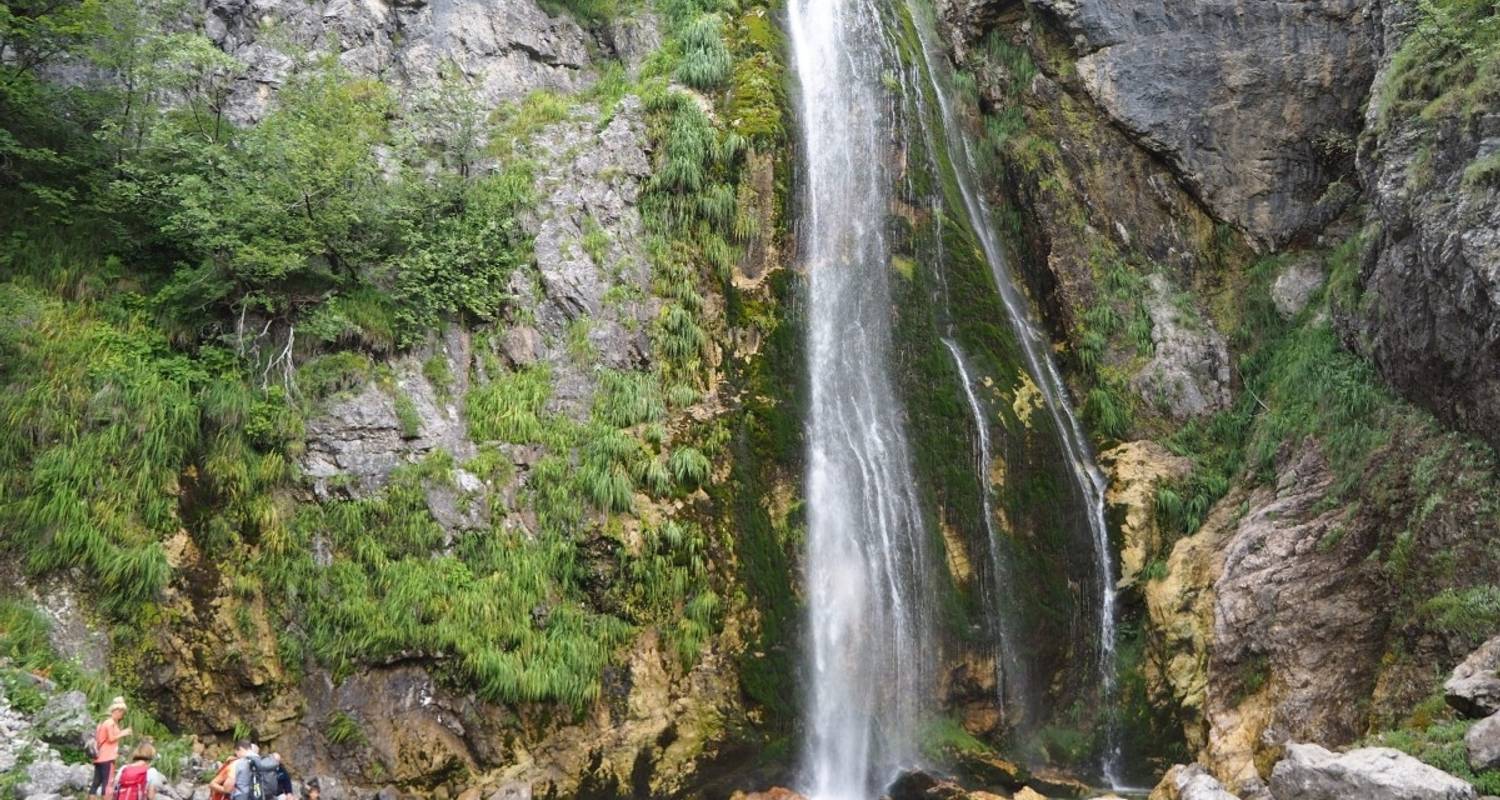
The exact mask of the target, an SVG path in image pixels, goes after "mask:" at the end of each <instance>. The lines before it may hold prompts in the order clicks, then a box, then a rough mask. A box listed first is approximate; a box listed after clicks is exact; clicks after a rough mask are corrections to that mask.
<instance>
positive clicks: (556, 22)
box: [205, 0, 592, 123]
mask: <svg viewBox="0 0 1500 800" xmlns="http://www.w3.org/2000/svg"><path fill="white" fill-rule="evenodd" d="M205 10H206V12H207V13H206V23H205V32H206V33H207V35H208V36H209V38H211V39H213V40H214V42H215V43H216V44H218V45H219V47H221V48H222V49H223V50H224V51H225V52H227V53H229V54H230V55H233V56H235V57H237V58H238V59H239V60H240V61H242V62H244V64H245V65H246V68H247V70H246V73H245V76H244V77H243V78H242V79H241V80H239V81H237V82H236V84H235V86H234V89H233V92H232V93H231V95H230V98H229V102H228V104H227V115H228V116H229V118H230V119H231V120H233V121H235V122H241V123H243V122H252V121H254V120H257V119H259V118H260V117H261V116H263V115H264V114H265V112H266V109H267V108H268V106H269V103H270V100H271V98H272V96H273V95H274V93H275V89H276V88H277V87H278V86H280V85H281V84H282V83H283V82H284V81H285V80H286V79H287V78H288V77H289V76H290V75H291V74H292V72H293V70H295V69H296V67H297V62H296V59H295V57H294V56H293V54H294V53H298V52H307V53H312V54H331V55H334V56H336V57H337V58H338V60H339V62H340V63H341V64H342V65H343V66H344V67H346V68H348V69H349V70H350V71H352V72H354V73H355V74H359V75H369V76H374V77H380V78H382V79H384V80H388V81H390V82H393V83H396V84H398V85H401V86H404V87H410V88H425V87H431V86H435V85H436V84H437V83H438V82H439V81H440V80H442V78H443V72H444V70H447V69H450V68H451V69H455V70H457V73H458V74H459V75H461V76H462V77H463V78H464V80H465V83H467V84H468V85H469V86H471V87H473V88H474V89H475V91H476V92H477V94H478V98H479V100H480V101H481V102H482V103H484V104H485V106H487V107H489V106H494V105H496V104H498V103H500V102H503V101H506V100H514V99H517V98H519V97H522V96H524V95H526V94H527V93H529V92H531V91H533V90H536V89H555V90H559V91H569V90H573V89H577V88H579V87H581V86H583V85H584V84H585V83H586V82H587V81H588V80H590V79H591V76H592V70H591V67H590V59H589V45H590V43H591V37H589V35H588V34H587V33H586V32H585V31H584V30H583V29H582V28H580V27H579V26H578V24H577V23H576V22H574V21H573V19H572V18H571V17H569V16H566V15H561V16H552V15H550V14H548V13H547V12H545V11H543V10H542V9H541V8H540V7H539V6H538V5H537V4H536V2H534V0H432V2H426V1H425V0H418V1H417V2H404V1H392V0H369V1H368V2H362V1H361V0H316V1H315V2H303V0H208V1H207V5H206V9H205ZM404 94H405V96H406V98H407V99H410V100H416V99H417V98H418V97H419V96H420V93H419V92H407V93H404Z"/></svg>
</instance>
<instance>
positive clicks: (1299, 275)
mask: <svg viewBox="0 0 1500 800" xmlns="http://www.w3.org/2000/svg"><path fill="white" fill-rule="evenodd" d="M1323 280H1324V275H1323V270H1322V268H1321V267H1320V266H1319V265H1318V262H1317V260H1316V259H1310V258H1299V259H1297V260H1295V261H1293V262H1292V263H1290V264H1287V265H1286V267H1284V268H1283V269H1282V270H1281V272H1280V273H1278V274H1277V275H1276V280H1275V281H1274V282H1273V283H1272V284H1271V303H1272V304H1273V305H1275V306H1276V313H1277V314H1280V315H1281V318H1282V319H1291V318H1292V317H1295V316H1297V315H1298V314H1300V313H1302V309H1304V308H1307V304H1308V301H1310V300H1312V296H1313V295H1314V294H1316V293H1317V291H1318V290H1319V289H1321V288H1322V287H1323Z"/></svg>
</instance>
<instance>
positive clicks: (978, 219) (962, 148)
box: [906, 0, 1122, 787]
mask: <svg viewBox="0 0 1500 800" xmlns="http://www.w3.org/2000/svg"><path fill="white" fill-rule="evenodd" d="M906 2H907V8H908V12H909V13H910V14H911V17H912V19H913V20H914V21H915V28H916V32H917V37H918V39H919V40H920V43H921V53H922V57H923V59H924V61H925V64H924V67H925V69H924V70H923V71H924V73H925V74H926V76H927V78H928V81H929V83H930V88H931V90H932V96H933V97H934V98H935V99H936V101H937V108H938V111H939V112H940V115H939V119H938V122H939V125H938V127H939V128H940V129H941V133H942V134H943V136H944V139H945V141H946V144H947V147H948V153H949V156H950V158H951V159H952V163H953V173H954V174H953V178H954V180H955V182H956V183H957V184H958V190H959V193H960V195H961V196H962V197H963V202H964V206H965V208H964V210H965V211H966V212H967V216H968V220H969V224H970V226H972V229H973V231H974V233H975V235H976V236H977V237H978V239H979V244H980V246H981V248H982V249H983V250H984V256H985V260H986V261H987V262H989V265H990V271H991V273H992V274H993V276H994V279H995V286H996V288H997V289H998V291H999V293H1000V299H1001V300H1002V301H1003V302H1004V303H1005V310H1006V316H1007V318H1008V320H1009V322H1010V324H1011V327H1012V329H1013V330H1014V331H1015V334H1016V339H1017V341H1018V342H1019V343H1020V345H1021V350H1022V352H1023V353H1024V354H1025V357H1026V365H1027V368H1028V369H1027V371H1028V372H1030V373H1031V377H1032V379H1033V380H1034V381H1036V385H1037V388H1038V389H1039V390H1040V391H1041V394H1042V399H1043V402H1044V405H1046V407H1047V411H1048V413H1050V414H1051V415H1052V420H1053V423H1054V425H1055V427H1056V430H1057V433H1058V439H1059V444H1060V445H1061V447H1062V450H1063V452H1064V453H1066V455H1067V457H1068V459H1069V467H1070V474H1071V475H1072V477H1073V484H1074V489H1075V491H1076V493H1077V496H1078V500H1079V501H1080V502H1081V504H1082V505H1083V507H1084V511H1085V514H1084V518H1085V520H1086V521H1087V523H1088V526H1089V533H1090V535H1091V537H1090V538H1091V539H1092V542H1093V545H1094V572H1095V575H1096V586H1095V590H1096V607H1097V618H1098V628H1097V636H1098V643H1097V644H1098V647H1097V650H1098V655H1097V665H1096V668H1097V670H1098V674H1099V681H1100V694H1101V700H1102V702H1103V703H1104V708H1105V719H1104V724H1105V726H1106V728H1105V731H1104V733H1105V740H1106V741H1105V748H1104V754H1103V757H1102V759H1101V764H1100V769H1101V772H1102V773H1103V777H1104V779H1105V781H1106V782H1107V783H1108V784H1109V785H1110V786H1111V787H1120V786H1121V785H1122V781H1121V777H1120V755H1121V743H1120V732H1119V725H1118V720H1117V719H1116V718H1115V714H1116V712H1115V700H1116V695H1117V693H1118V685H1117V684H1118V679H1117V675H1116V672H1115V666H1116V665H1115V637H1116V632H1115V619H1116V611H1115V578H1114V568H1113V559H1112V558H1111V556H1110V541H1109V526H1108V523H1107V522H1106V520H1105V489H1106V486H1107V483H1106V481H1105V479H1104V473H1103V472H1102V471H1100V469H1099V465H1098V463H1097V462H1096V461H1095V459H1094V451H1093V448H1092V447H1090V446H1089V443H1088V438H1087V437H1086V436H1085V435H1084V432H1083V425H1082V423H1080V422H1079V419H1078V414H1077V412H1076V411H1075V410H1074V409H1073V405H1072V402H1071V401H1070V399H1069V397H1068V391H1067V388H1066V386H1065V384H1064V383H1063V379H1062V373H1061V372H1059V371H1058V368H1057V362H1056V361H1054V360H1053V358H1052V348H1051V343H1050V342H1049V341H1048V338H1047V336H1046V335H1045V334H1044V333H1043V330H1042V327H1041V324H1040V323H1039V322H1038V321H1037V320H1035V319H1034V318H1033V316H1032V313H1031V304H1030V303H1029V302H1028V301H1027V299H1026V297H1025V295H1024V294H1022V292H1021V290H1020V288H1019V287H1018V286H1017V285H1016V282H1015V279H1014V277H1013V276H1012V275H1011V271H1010V265H1009V263H1008V261H1007V258H1006V254H1005V249H1004V247H1003V246H1002V244H1001V241H1000V236H999V232H998V231H997V230H996V228H995V222H994V215H993V214H992V213H991V210H990V208H989V204H988V203H987V202H986V201H985V199H984V195H983V193H982V192H980V190H979V188H978V186H977V178H976V176H977V175H978V174H979V172H978V169H977V168H976V166H975V164H976V160H975V158H974V153H973V148H972V146H971V144H970V141H969V138H968V137H967V136H965V135H964V127H963V121H962V120H961V119H960V118H959V116H958V114H957V113H956V112H955V110H954V107H953V105H954V104H953V99H952V98H953V92H952V89H951V87H950V85H949V82H948V80H947V79H946V78H947V68H946V60H944V58H943V55H942V50H941V49H940V48H939V45H938V43H937V42H936V41H935V38H936V37H935V35H934V32H933V30H932V28H931V25H930V23H929V22H928V20H927V17H928V15H929V13H930V12H928V10H927V9H926V8H925V7H924V6H922V5H921V0H906Z"/></svg>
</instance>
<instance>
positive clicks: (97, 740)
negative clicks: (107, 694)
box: [84, 697, 132, 795]
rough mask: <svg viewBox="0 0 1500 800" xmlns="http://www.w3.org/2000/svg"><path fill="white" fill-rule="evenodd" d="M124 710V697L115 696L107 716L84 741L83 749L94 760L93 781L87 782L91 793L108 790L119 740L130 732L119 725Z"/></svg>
mask: <svg viewBox="0 0 1500 800" xmlns="http://www.w3.org/2000/svg"><path fill="white" fill-rule="evenodd" d="M125 710H126V709H125V698H123V697H116V698H115V699H114V701H113V702H111V703H110V704H109V716H107V717H105V718H104V721H103V722H101V723H99V727H97V728H95V729H94V736H93V738H92V739H90V740H88V741H87V742H85V743H84V750H86V751H87V752H88V753H89V755H90V756H92V757H93V760H94V781H93V783H91V784H89V794H91V795H103V794H105V793H106V792H108V791H109V786H110V782H111V781H112V780H113V779H114V771H115V761H117V760H119V758H120V740H121V739H124V738H125V737H126V736H129V735H130V734H131V733H132V731H131V730H130V729H129V728H122V727H120V720H123V719H125Z"/></svg>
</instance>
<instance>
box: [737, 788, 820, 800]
mask: <svg viewBox="0 0 1500 800" xmlns="http://www.w3.org/2000/svg"><path fill="white" fill-rule="evenodd" d="M729 800H807V798H805V797H803V796H802V795H800V794H798V793H796V792H794V791H792V790H791V789H788V788H786V787H784V786H773V787H771V788H770V789H767V790H765V791H764V792H735V793H734V794H732V795H730V796H729Z"/></svg>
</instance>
